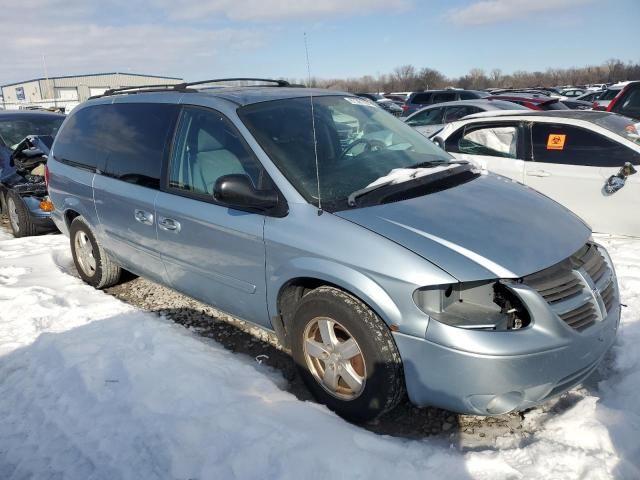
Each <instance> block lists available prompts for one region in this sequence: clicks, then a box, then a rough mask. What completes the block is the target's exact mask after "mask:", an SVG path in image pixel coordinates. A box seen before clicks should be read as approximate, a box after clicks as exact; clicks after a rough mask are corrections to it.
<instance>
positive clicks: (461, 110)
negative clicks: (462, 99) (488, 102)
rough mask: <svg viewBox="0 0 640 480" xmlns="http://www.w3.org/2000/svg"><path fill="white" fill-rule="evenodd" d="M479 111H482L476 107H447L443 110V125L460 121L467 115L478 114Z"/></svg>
mask: <svg viewBox="0 0 640 480" xmlns="http://www.w3.org/2000/svg"><path fill="white" fill-rule="evenodd" d="M481 111H482V110H481V109H479V108H478V107H471V106H469V105H458V106H455V107H447V108H446V110H445V116H444V123H451V122H455V121H456V120H460V119H461V118H462V117H466V116H467V115H472V114H474V113H479V112H481Z"/></svg>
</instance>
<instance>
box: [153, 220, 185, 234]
mask: <svg viewBox="0 0 640 480" xmlns="http://www.w3.org/2000/svg"><path fill="white" fill-rule="evenodd" d="M158 226H159V227H160V228H161V229H163V230H168V231H170V232H176V233H177V232H179V231H180V222H178V221H176V220H174V219H173V218H167V217H160V218H159V219H158Z"/></svg>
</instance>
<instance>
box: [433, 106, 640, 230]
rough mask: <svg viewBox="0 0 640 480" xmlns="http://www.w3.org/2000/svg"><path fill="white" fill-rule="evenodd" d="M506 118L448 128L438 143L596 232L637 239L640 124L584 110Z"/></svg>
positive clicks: (473, 118) (478, 119) (463, 122)
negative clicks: (558, 205) (562, 208)
mask: <svg viewBox="0 0 640 480" xmlns="http://www.w3.org/2000/svg"><path fill="white" fill-rule="evenodd" d="M502 113H503V115H500V116H497V117H495V118H489V117H486V115H471V116H470V117H467V118H466V119H464V120H461V121H458V122H454V123H450V124H448V125H446V126H445V127H444V128H443V130H442V131H441V132H439V133H438V134H437V135H436V136H435V137H434V138H433V140H434V141H435V142H436V143H438V144H439V145H441V146H443V147H444V148H445V150H447V151H448V152H449V153H451V154H452V155H453V156H454V157H456V158H459V159H464V160H471V161H474V162H476V163H478V164H480V165H481V166H482V167H484V168H486V169H488V170H491V171H493V172H496V173H499V174H501V175H504V176H506V177H510V178H512V179H514V180H517V181H519V182H521V183H523V184H525V185H527V186H529V187H531V188H534V189H536V190H539V191H540V192H542V193H544V194H545V195H547V196H549V197H551V198H552V199H554V200H556V201H557V202H559V203H561V204H563V205H565V206H566V207H568V208H570V209H571V210H573V212H575V213H576V214H577V215H579V216H580V217H582V218H583V219H584V220H585V221H586V222H587V223H588V224H589V225H590V226H591V227H592V228H593V230H594V231H595V232H601V233H611V234H619V235H631V236H635V237H640V215H638V212H640V173H635V171H636V170H640V135H639V130H640V124H637V123H635V120H632V119H630V118H627V117H623V116H621V115H617V114H613V113H608V112H597V111H586V110H563V111H555V112H523V113H519V112H515V111H514V112H512V114H511V115H504V113H506V112H502ZM625 165H626V166H625Z"/></svg>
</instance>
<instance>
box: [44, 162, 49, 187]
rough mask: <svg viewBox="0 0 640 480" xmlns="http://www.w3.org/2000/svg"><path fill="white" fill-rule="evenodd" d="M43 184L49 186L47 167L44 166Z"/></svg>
mask: <svg viewBox="0 0 640 480" xmlns="http://www.w3.org/2000/svg"><path fill="white" fill-rule="evenodd" d="M44 184H45V186H46V187H47V188H49V167H47V166H46V165H45V166H44Z"/></svg>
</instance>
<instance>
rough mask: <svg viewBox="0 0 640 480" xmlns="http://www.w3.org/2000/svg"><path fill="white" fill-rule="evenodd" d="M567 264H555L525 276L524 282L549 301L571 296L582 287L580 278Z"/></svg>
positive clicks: (558, 300) (557, 300) (580, 290)
mask: <svg viewBox="0 0 640 480" xmlns="http://www.w3.org/2000/svg"><path fill="white" fill-rule="evenodd" d="M567 267H568V264H566V263H565V264H561V265H557V266H556V267H551V268H548V269H547V270H543V271H542V272H538V273H534V274H533V275H529V276H528V277H527V278H526V284H527V285H529V286H530V287H531V288H534V289H536V290H537V291H538V293H539V294H540V295H542V297H543V298H544V299H545V300H546V301H547V302H549V303H554V302H560V301H562V300H566V299H567V298H571V297H573V296H575V295H577V294H579V293H580V292H582V290H583V289H584V285H583V284H582V282H581V281H580V278H579V277H578V276H577V275H575V274H574V273H573V271H572V270H571V269H569V268H567Z"/></svg>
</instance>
